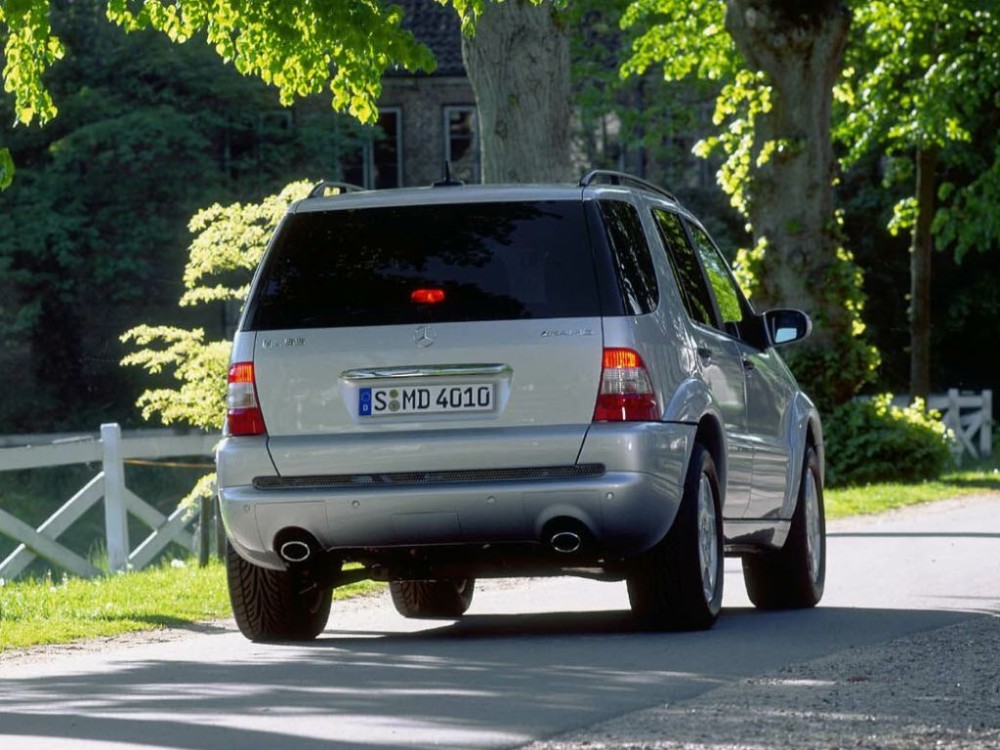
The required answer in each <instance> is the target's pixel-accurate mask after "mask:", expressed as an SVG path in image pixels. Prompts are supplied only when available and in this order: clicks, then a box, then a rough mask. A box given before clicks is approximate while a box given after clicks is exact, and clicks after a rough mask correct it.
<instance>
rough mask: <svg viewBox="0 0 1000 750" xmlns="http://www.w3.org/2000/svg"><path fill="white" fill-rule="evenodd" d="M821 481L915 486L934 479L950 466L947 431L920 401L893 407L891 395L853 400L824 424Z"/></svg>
mask: <svg viewBox="0 0 1000 750" xmlns="http://www.w3.org/2000/svg"><path fill="white" fill-rule="evenodd" d="M823 438H824V443H825V446H826V483H827V484H828V485H830V486H846V485H859V484H870V483H873V482H919V481H923V480H927V479H936V478H937V477H939V476H940V475H941V474H942V473H943V472H944V470H945V469H946V468H948V467H949V465H950V464H951V462H952V457H951V445H952V440H953V438H952V435H951V432H950V431H949V430H948V428H947V427H945V425H944V423H943V422H941V415H940V414H939V413H938V412H935V411H931V412H928V411H926V410H925V409H924V403H923V401H921V400H919V399H918V400H917V401H915V402H914V403H913V404H912V405H910V406H907V407H905V408H904V407H899V406H893V405H892V394H889V393H886V394H882V395H880V396H875V397H874V398H872V399H868V400H854V401H849V402H847V403H845V404H841V405H840V406H838V407H836V408H835V409H834V410H833V411H832V412H831V413H830V414H829V416H827V417H826V418H825V419H824V420H823Z"/></svg>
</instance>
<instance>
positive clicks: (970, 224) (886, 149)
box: [836, 0, 1000, 258]
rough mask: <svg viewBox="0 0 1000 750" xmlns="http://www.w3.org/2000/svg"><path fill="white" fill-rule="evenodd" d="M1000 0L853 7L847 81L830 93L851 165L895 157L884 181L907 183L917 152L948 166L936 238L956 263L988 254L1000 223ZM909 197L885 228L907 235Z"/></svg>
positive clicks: (911, 218)
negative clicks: (998, 209) (998, 213)
mask: <svg viewBox="0 0 1000 750" xmlns="http://www.w3.org/2000/svg"><path fill="white" fill-rule="evenodd" d="M998 38H1000V3H998V2H996V0H988V1H986V2H984V1H983V0H947V1H946V2H938V3H916V4H914V3H904V2H901V1H900V0H876V1H874V2H865V3H859V4H858V7H857V8H856V9H855V12H854V39H853V44H852V45H851V46H850V48H849V50H848V53H847V57H848V68H847V70H846V71H845V79H844V80H843V82H842V84H841V85H840V86H839V87H838V89H837V97H838V100H839V101H840V102H841V104H842V109H843V112H842V115H841V117H840V119H839V127H838V128H837V131H836V136H837V138H838V139H839V140H840V141H841V142H842V143H843V144H844V145H845V146H846V147H847V153H846V156H845V163H846V164H847V166H850V165H852V164H854V163H856V162H857V161H858V160H859V159H861V158H863V157H864V156H865V155H866V154H868V153H872V152H874V153H884V154H885V155H886V156H888V157H890V159H891V160H892V161H891V162H890V163H889V166H888V168H887V169H886V171H885V182H886V184H887V185H891V184H892V183H893V182H897V181H906V182H909V183H912V179H913V154H914V152H915V150H916V149H929V148H935V149H938V151H939V160H940V162H941V163H943V165H945V166H946V167H947V176H946V177H945V179H944V180H943V181H942V182H941V184H940V185H939V188H938V191H937V197H938V201H939V206H938V208H937V209H936V213H935V216H934V223H933V232H934V234H935V235H936V238H937V246H938V248H939V249H945V248H948V249H951V250H953V251H954V252H955V254H956V256H957V257H958V258H961V257H962V255H964V254H965V253H966V252H968V251H969V250H970V249H980V250H983V249H986V248H989V247H995V246H996V245H997V242H998V240H1000V225H998V224H997V222H996V221H995V220H994V218H993V214H994V210H993V207H994V206H995V205H996V200H997V199H998V198H1000V139H998V136H997V115H996V107H997V105H998V104H1000V95H998V93H997V92H998V91H1000V53H998V51H997V47H996V44H995V43H994V42H995V40H996V39H998ZM916 216H917V205H916V200H915V198H914V196H913V193H912V190H911V191H910V192H908V193H907V194H904V195H903V197H902V198H900V199H899V200H898V202H897V203H896V206H895V209H894V212H893V218H892V220H891V221H890V223H889V228H890V230H891V231H892V232H893V233H894V234H895V233H898V232H909V231H911V230H912V229H913V228H914V226H915V222H916Z"/></svg>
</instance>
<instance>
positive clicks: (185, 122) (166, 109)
mask: <svg viewBox="0 0 1000 750" xmlns="http://www.w3.org/2000/svg"><path fill="white" fill-rule="evenodd" d="M103 8H104V4H103V2H102V1H101V0H74V2H73V3H68V4H67V3H57V4H56V5H54V6H53V16H52V24H53V28H54V29H55V30H56V31H57V32H58V34H59V35H60V37H61V38H62V39H63V40H64V44H65V48H66V52H67V56H66V59H65V60H64V61H63V62H62V64H60V65H58V66H56V67H55V68H54V69H52V70H51V71H50V72H49V74H48V75H47V78H46V81H47V83H48V85H49V87H50V89H51V91H52V95H53V96H54V97H55V98H56V99H57V100H58V101H59V103H60V107H61V112H60V116H59V117H58V118H57V119H56V120H55V121H54V122H53V123H51V124H50V125H49V126H48V127H46V128H45V129H43V130H39V129H35V128H24V127H15V128H12V129H9V130H7V129H6V128H5V124H6V122H7V121H11V120H14V117H15V116H14V112H13V110H12V109H11V108H10V104H11V102H10V101H9V100H0V138H4V137H5V136H6V137H7V138H8V140H7V142H8V143H9V144H10V145H11V147H12V148H13V149H15V151H16V153H17V155H18V174H17V180H15V181H14V184H13V185H12V186H11V187H10V188H9V189H8V190H6V191H5V192H4V193H2V194H0V214H2V215H3V217H4V220H3V221H2V222H0V340H2V342H3V343H2V345H0V379H3V380H4V381H5V382H7V383H8V386H9V388H10V389H11V391H12V392H15V393H17V394H18V397H17V398H16V399H8V400H6V401H4V402H3V403H2V404H0V424H2V425H3V430H4V431H6V432H18V431H20V432H37V431H57V430H66V429H90V428H92V427H93V426H94V425H96V424H97V423H98V421H99V420H104V421H107V420H108V419H109V418H110V419H114V420H115V421H119V422H121V423H123V424H125V425H128V424H130V423H134V422H135V420H136V419H137V417H136V416H134V412H133V410H132V405H133V404H134V402H135V398H136V395H137V394H138V393H139V392H140V391H141V390H142V389H143V388H144V387H145V383H143V382H140V381H141V378H140V377H139V373H138V371H135V372H134V373H133V372H132V371H130V370H124V369H122V368H119V367H118V366H117V365H118V363H119V361H120V359H121V356H122V354H123V352H124V350H123V348H122V345H121V343H120V342H119V340H118V337H119V335H120V334H121V332H122V331H123V330H127V329H128V328H130V327H132V326H134V325H136V324H137V323H138V322H140V321H154V320H155V321H158V322H164V323H168V322H171V323H180V324H182V325H184V327H186V328H188V329H192V328H194V327H201V328H203V329H204V330H205V336H206V340H209V339H214V338H218V337H219V336H221V335H222V332H223V331H225V330H226V329H227V327H228V326H230V325H231V320H230V319H229V318H228V317H227V314H228V310H227V309H226V307H225V306H224V305H222V304H216V305H215V306H211V307H209V306H205V305H202V306H200V307H199V308H196V309H188V308H185V309H184V310H179V311H176V312H173V311H174V310H176V302H177V299H178V297H179V296H180V294H181V293H182V291H183V287H182V280H181V269H182V267H183V265H184V259H185V256H186V253H185V249H186V247H187V245H188V242H189V241H190V234H189V232H188V228H187V223H188V221H189V220H190V218H191V216H192V214H194V213H195V211H196V210H197V209H198V208H199V207H202V206H207V205H210V204H212V203H215V202H221V203H230V202H232V201H233V200H236V199H239V198H247V197H249V198H253V197H259V196H261V195H264V194H267V193H269V192H274V191H276V190H277V189H279V188H280V186H281V185H283V184H284V183H285V182H287V180H288V175H289V174H309V175H310V176H311V177H313V178H314V179H318V178H320V177H323V176H335V175H336V174H337V169H338V168H339V166H340V164H341V163H342V161H343V160H345V159H347V158H350V157H351V155H352V154H354V153H357V150H358V149H359V148H360V147H361V141H362V138H366V137H367V134H365V133H363V132H362V131H361V128H360V126H357V125H356V124H355V123H354V122H353V121H350V120H348V119H347V118H346V117H343V116H336V115H334V114H333V113H331V112H329V111H328V110H327V108H326V107H325V106H324V104H323V103H322V102H318V101H306V102H302V103H300V104H298V105H296V106H295V107H293V108H291V109H290V110H282V109H277V107H276V101H275V97H274V94H273V92H271V91H268V89H267V87H266V86H265V85H264V84H263V83H261V82H259V81H257V80H254V79H249V78H244V77H242V76H240V75H239V74H238V73H236V71H235V70H232V69H227V68H226V67H225V66H224V65H223V64H222V62H221V61H219V60H218V58H217V56H216V55H215V54H214V53H213V52H212V51H211V50H209V49H208V48H207V47H206V46H205V45H200V44H187V45H183V46H178V45H173V44H171V43H170V42H169V41H168V40H167V39H166V38H165V37H163V36H162V35H161V34H158V33H156V32H154V31H152V30H150V31H145V32H137V33H134V34H129V35H124V34H122V32H121V30H120V29H118V28H116V27H115V26H113V25H112V24H110V23H109V22H107V21H106V20H104V19H103V18H102V17H101V16H102V13H103ZM8 134H9V135H8ZM237 286H238V285H237ZM167 309H169V310H171V312H170V313H164V311H165V310H167Z"/></svg>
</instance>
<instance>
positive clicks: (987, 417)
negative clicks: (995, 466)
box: [979, 390, 993, 456]
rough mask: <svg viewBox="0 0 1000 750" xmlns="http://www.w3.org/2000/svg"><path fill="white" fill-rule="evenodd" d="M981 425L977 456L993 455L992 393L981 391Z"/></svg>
mask: <svg viewBox="0 0 1000 750" xmlns="http://www.w3.org/2000/svg"><path fill="white" fill-rule="evenodd" d="M982 409H983V423H982V424H981V425H980V427H979V455H980V456H991V455H993V391H991V390H985V391H983V403H982Z"/></svg>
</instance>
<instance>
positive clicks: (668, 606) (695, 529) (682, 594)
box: [626, 443, 724, 630]
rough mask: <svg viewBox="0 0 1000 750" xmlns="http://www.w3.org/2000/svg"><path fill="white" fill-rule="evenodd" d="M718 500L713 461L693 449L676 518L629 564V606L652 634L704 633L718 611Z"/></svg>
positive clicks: (720, 564)
mask: <svg viewBox="0 0 1000 750" xmlns="http://www.w3.org/2000/svg"><path fill="white" fill-rule="evenodd" d="M723 565H724V559H723V555H722V495H721V492H720V490H719V475H718V472H717V471H716V468H715V461H714V460H713V459H712V455H711V454H710V453H709V452H708V450H706V449H705V447H704V446H703V445H701V444H697V443H696V444H695V446H694V450H693V452H692V454H691V463H690V465H689V467H688V473H687V477H686V479H685V481H684V495H683V497H682V499H681V504H680V507H679V508H678V510H677V517H676V518H675V519H674V523H673V525H672V526H671V527H670V530H669V531H668V532H667V534H666V536H664V537H663V539H662V540H661V541H660V542H659V543H657V545H656V546H655V547H653V548H652V549H651V550H649V551H648V552H646V553H644V554H643V555H641V556H640V557H639V558H638V559H636V560H635V562H634V563H633V567H632V570H631V572H630V573H629V575H628V576H627V579H626V581H627V585H628V596H629V602H630V603H631V605H632V612H633V613H634V614H635V616H636V617H637V618H638V620H639V622H640V623H641V624H642V625H643V626H644V627H647V628H649V629H651V630H706V629H708V628H710V627H712V625H714V624H715V621H716V620H717V619H718V617H719V612H720V611H721V609H722V583H723Z"/></svg>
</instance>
